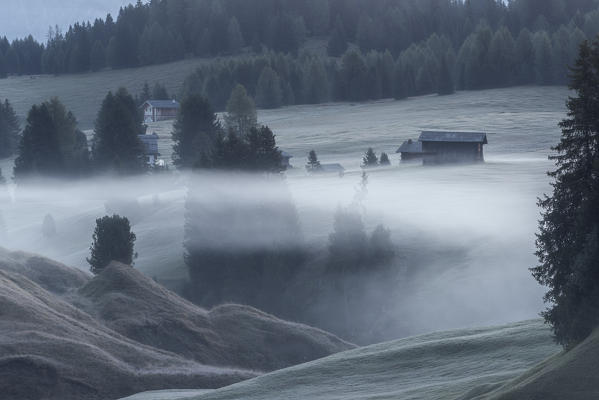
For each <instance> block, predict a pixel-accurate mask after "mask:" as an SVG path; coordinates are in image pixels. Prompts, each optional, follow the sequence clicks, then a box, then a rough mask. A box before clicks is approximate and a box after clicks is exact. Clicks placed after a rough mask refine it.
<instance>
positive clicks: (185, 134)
mask: <svg viewBox="0 0 599 400" xmlns="http://www.w3.org/2000/svg"><path fill="white" fill-rule="evenodd" d="M220 131H221V126H220V122H219V120H218V117H217V116H216V114H215V113H214V111H213V110H212V106H211V105H210V103H209V102H208V100H206V98H204V97H202V96H200V95H189V96H187V97H186V98H185V99H184V100H183V101H182V102H181V109H180V110H179V115H178V116H177V121H176V122H175V125H174V127H173V132H172V137H173V143H174V145H173V161H174V163H175V165H176V166H177V167H178V168H182V169H189V168H198V167H207V166H210V164H211V158H212V156H213V152H214V146H215V143H216V139H217V137H218V135H219V133H220Z"/></svg>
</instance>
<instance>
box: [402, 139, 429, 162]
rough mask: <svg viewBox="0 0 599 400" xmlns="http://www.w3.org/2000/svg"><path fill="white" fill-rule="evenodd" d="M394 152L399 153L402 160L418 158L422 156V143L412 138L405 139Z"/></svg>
mask: <svg viewBox="0 0 599 400" xmlns="http://www.w3.org/2000/svg"><path fill="white" fill-rule="evenodd" d="M395 153H396V154H397V153H400V154H401V161H402V162H407V161H415V160H420V159H422V157H423V154H422V143H421V142H419V141H416V140H412V139H409V140H406V141H405V142H403V144H402V145H401V147H400V148H399V149H397V151H396V152H395Z"/></svg>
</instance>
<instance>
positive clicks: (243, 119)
mask: <svg viewBox="0 0 599 400" xmlns="http://www.w3.org/2000/svg"><path fill="white" fill-rule="evenodd" d="M224 119H225V124H226V127H227V129H230V130H233V131H234V132H235V133H236V134H238V135H242V136H243V135H246V134H247V133H248V132H249V131H250V129H252V128H254V127H256V126H257V124H258V115H257V113H256V105H255V104H254V100H253V99H252V98H251V97H250V96H248V94H247V92H246V90H245V87H243V85H237V86H235V88H234V89H233V91H232V92H231V97H230V98H229V101H228V102H227V114H226V115H225V117H224Z"/></svg>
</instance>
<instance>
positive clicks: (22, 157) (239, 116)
mask: <svg viewBox="0 0 599 400" xmlns="http://www.w3.org/2000/svg"><path fill="white" fill-rule="evenodd" d="M146 90H147V88H146ZM158 90H160V87H158ZM142 95H143V92H142ZM5 110H6V112H4V111H5ZM5 114H6V115H5ZM9 117H10V118H9ZM5 120H6V121H9V122H10V124H8V122H7V124H3V121H5ZM224 121H225V123H224V126H223V124H222V123H221V121H220V120H219V118H218V116H217V115H216V113H215V112H214V110H213V108H212V106H211V104H210V102H209V101H208V100H206V98H204V97H202V96H201V95H193V94H191V95H188V96H186V97H185V98H184V99H183V101H182V102H181V109H180V112H179V114H178V117H177V120H176V121H175V124H174V127H173V132H172V137H173V143H174V146H173V150H174V156H173V161H174V163H175V165H176V166H177V167H178V168H181V169H200V168H210V169H224V170H243V171H256V172H272V173H278V172H280V171H282V170H283V169H284V166H283V164H282V156H281V151H280V150H279V149H278V147H277V145H276V140H275V135H274V133H273V132H272V131H271V130H270V129H269V128H268V127H266V126H258V122H257V113H256V107H255V104H254V102H253V100H252V99H251V98H250V97H249V96H248V95H247V93H246V91H245V89H244V88H243V86H240V85H239V86H237V87H236V88H234V90H233V91H232V93H231V96H230V99H229V101H228V105H227V114H226V115H225V118H224ZM5 125H6V126H9V127H11V128H10V129H8V128H7V129H4V126H5ZM0 128H2V129H1V130H0V133H1V134H2V136H0V139H2V140H4V141H6V142H7V143H10V144H11V145H14V143H15V142H16V141H17V140H18V148H17V158H16V160H15V166H14V176H15V178H16V179H18V180H19V179H23V178H28V177H36V176H50V177H81V176H85V175H87V174H89V173H92V172H96V173H104V172H112V173H117V174H137V173H142V172H144V171H146V170H147V169H148V165H147V163H146V160H145V149H144V146H143V144H142V142H141V140H140V138H139V135H142V134H144V133H145V129H146V127H145V126H144V125H143V123H142V117H141V115H140V113H139V109H138V105H137V103H136V99H134V98H133V97H132V96H131V95H130V94H129V93H128V92H127V90H126V89H124V88H121V89H119V90H118V91H117V92H115V93H112V92H109V93H108V94H107V95H106V97H105V98H104V100H103V102H102V106H101V107H100V110H99V112H98V116H97V118H96V122H95V128H94V134H93V137H92V138H91V146H88V141H87V138H86V135H85V134H84V133H83V132H81V131H80V130H79V129H78V128H77V120H76V119H75V116H74V115H73V114H72V113H71V112H70V111H68V110H67V109H66V108H65V106H64V105H63V104H62V103H61V102H60V101H59V100H58V99H57V98H53V99H51V100H49V101H46V102H43V103H41V104H39V105H34V106H33V107H32V108H31V110H30V111H29V113H28V116H27V120H26V125H25V128H24V130H23V132H22V134H21V135H20V137H19V136H18V123H17V121H16V118H15V117H14V112H13V111H12V108H11V107H10V105H9V103H8V102H6V103H5V105H0Z"/></svg>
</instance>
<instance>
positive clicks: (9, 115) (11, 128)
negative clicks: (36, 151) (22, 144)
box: [0, 100, 19, 159]
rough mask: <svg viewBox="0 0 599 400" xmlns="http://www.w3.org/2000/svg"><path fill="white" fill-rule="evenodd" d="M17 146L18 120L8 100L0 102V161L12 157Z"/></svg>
mask: <svg viewBox="0 0 599 400" xmlns="http://www.w3.org/2000/svg"><path fill="white" fill-rule="evenodd" d="M18 144H19V120H18V118H17V114H16V113H15V110H14V109H13V108H12V105H11V104H10V103H9V102H8V100H5V101H4V104H2V103H1V102H0V159H1V158H6V157H10V156H12V155H13V154H14V153H15V151H16V150H17V147H18Z"/></svg>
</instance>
